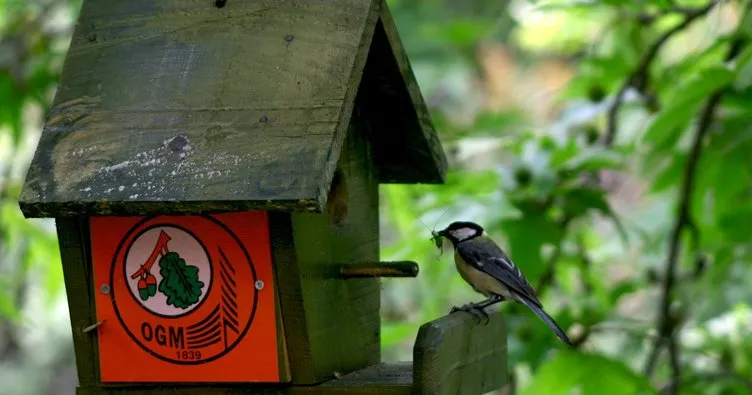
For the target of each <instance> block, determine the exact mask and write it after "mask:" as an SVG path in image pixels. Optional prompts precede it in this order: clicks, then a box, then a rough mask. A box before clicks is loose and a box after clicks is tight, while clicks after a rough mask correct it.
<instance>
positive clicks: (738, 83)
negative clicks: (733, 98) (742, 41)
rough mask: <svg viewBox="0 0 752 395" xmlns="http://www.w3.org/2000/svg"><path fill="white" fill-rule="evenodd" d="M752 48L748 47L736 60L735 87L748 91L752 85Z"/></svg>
mask: <svg viewBox="0 0 752 395" xmlns="http://www.w3.org/2000/svg"><path fill="white" fill-rule="evenodd" d="M750 60H752V46H747V47H746V48H745V49H744V50H743V51H742V53H741V54H739V57H738V58H737V60H736V65H735V70H736V80H735V81H734V87H735V88H737V89H746V88H748V87H750V86H751V85H752V61H750Z"/></svg>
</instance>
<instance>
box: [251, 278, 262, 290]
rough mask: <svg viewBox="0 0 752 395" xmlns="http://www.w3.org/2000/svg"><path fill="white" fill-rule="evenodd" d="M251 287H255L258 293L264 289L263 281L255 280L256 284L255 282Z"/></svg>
mask: <svg viewBox="0 0 752 395" xmlns="http://www.w3.org/2000/svg"><path fill="white" fill-rule="evenodd" d="M253 285H254V286H255V287H256V289H258V290H259V291H261V290H262V289H264V282H263V281H261V280H256V282H255V283H254V284H253Z"/></svg>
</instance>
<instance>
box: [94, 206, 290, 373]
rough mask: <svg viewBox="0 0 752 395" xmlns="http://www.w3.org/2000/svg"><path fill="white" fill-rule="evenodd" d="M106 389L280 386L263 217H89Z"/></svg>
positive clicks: (248, 214) (246, 214) (252, 214)
mask: <svg viewBox="0 0 752 395" xmlns="http://www.w3.org/2000/svg"><path fill="white" fill-rule="evenodd" d="M91 238H92V250H93V251H92V252H93V253H92V256H93V262H94V265H93V267H94V281H95V295H96V310H97V320H98V321H103V323H102V324H101V325H100V326H99V328H98V339H99V360H100V369H101V377H102V381H103V382H176V381H177V382H278V381H279V380H280V374H279V358H280V357H279V355H278V348H277V322H276V315H275V298H274V293H275V289H274V288H275V287H274V281H273V273H272V270H273V268H272V259H271V247H270V241H269V233H268V225H267V216H266V213H263V212H242V213H231V214H218V215H204V216H156V217H148V218H145V217H93V218H91Z"/></svg>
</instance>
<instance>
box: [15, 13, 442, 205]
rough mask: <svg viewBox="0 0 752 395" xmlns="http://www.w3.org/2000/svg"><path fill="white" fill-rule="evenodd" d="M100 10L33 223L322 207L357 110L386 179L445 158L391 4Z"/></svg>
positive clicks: (427, 177) (41, 166) (57, 121)
mask: <svg viewBox="0 0 752 395" xmlns="http://www.w3.org/2000/svg"><path fill="white" fill-rule="evenodd" d="M207 4H212V3H205V2H193V1H178V0H170V1H163V2H114V3H112V2H108V3H106V4H105V3H102V2H95V1H85V2H84V3H83V7H82V9H81V15H80V20H79V23H78V24H77V26H76V30H75V32H74V35H73V39H72V42H71V47H70V50H69V53H68V56H67V58H66V60H65V64H64V67H63V73H62V76H61V80H60V85H59V87H58V91H57V94H56V96H55V100H54V102H53V105H52V108H51V110H50V113H49V116H48V119H47V122H46V124H45V126H44V130H43V133H42V136H41V139H40V141H39V145H38V147H37V152H36V154H35V156H34V159H33V161H32V164H31V167H30V169H29V172H28V175H27V179H26V183H25V185H24V189H23V192H22V194H21V198H20V205H21V209H22V211H23V212H24V214H25V215H26V216H27V217H63V216H73V215H108V214H117V215H130V214H154V213H178V212H202V211H207V210H224V209H254V208H258V209H282V210H291V211H314V212H318V211H321V210H322V208H323V207H324V205H325V203H326V198H327V193H326V192H327V190H328V189H329V185H330V183H331V180H332V176H333V173H334V169H335V167H336V164H337V160H338V158H339V153H340V150H341V147H342V144H343V141H344V139H345V134H346V133H347V130H348V123H349V120H350V118H351V115H352V113H353V111H354V108H355V105H356V104H355V103H356V96H357V97H358V103H359V104H358V105H359V106H360V105H361V104H360V103H362V108H361V107H359V108H358V110H359V111H362V113H363V115H364V117H365V120H366V122H367V123H368V125H369V127H370V129H371V130H372V133H371V134H372V136H373V146H374V151H375V152H374V161H375V164H376V166H377V167H378V174H379V180H380V182H385V183H417V182H422V183H441V182H443V180H444V175H445V172H446V159H445V156H444V152H443V150H442V148H441V144H440V142H439V140H438V137H437V136H436V133H435V131H434V130H433V127H432V125H431V120H430V118H429V116H428V112H427V110H426V107H425V103H424V101H423V98H422V96H421V93H420V91H419V89H418V87H417V83H416V81H415V77H414V75H413V73H412V70H411V68H410V64H409V61H408V59H407V57H406V55H405V52H404V50H403V48H402V46H401V42H400V39H399V36H398V34H397V31H396V28H395V26H394V23H393V21H392V18H391V15H390V14H389V10H388V8H387V7H386V5H385V4H384V1H383V0H329V1H315V2H314V1H294V0H284V1H281V0H276V1H272V0H268V1H254V2H245V1H232V0H231V1H228V2H227V4H226V5H225V6H224V7H223V8H216V7H214V6H213V5H211V6H208V5H207Z"/></svg>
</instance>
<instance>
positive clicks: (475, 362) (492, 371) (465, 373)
mask: <svg viewBox="0 0 752 395" xmlns="http://www.w3.org/2000/svg"><path fill="white" fill-rule="evenodd" d="M488 310H489V313H490V312H491V310H492V309H491V308H489V309H488ZM413 363H414V364H415V365H414V371H415V379H414V380H415V381H414V386H415V391H416V393H418V394H431V395H444V394H446V395H450V394H451V395H458V394H468V395H477V394H485V393H488V392H490V391H493V390H496V389H500V388H502V387H504V386H505V385H506V384H507V381H508V372H507V331H506V325H505V323H504V317H503V316H502V315H501V314H498V313H492V314H491V317H490V321H489V322H488V324H487V325H482V324H479V322H478V319H477V318H475V317H474V316H473V315H471V314H469V313H464V312H459V313H454V314H449V315H446V316H443V317H441V318H439V319H436V320H434V321H431V322H427V323H425V324H423V325H422V326H421V327H420V330H419V331H418V336H417V338H416V340H415V347H414V350H413Z"/></svg>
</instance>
